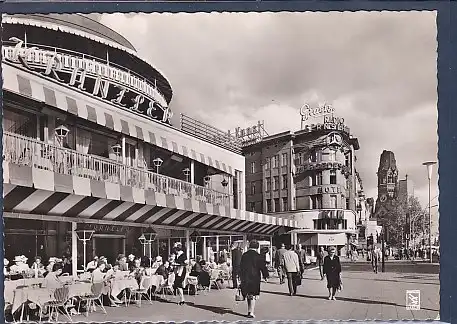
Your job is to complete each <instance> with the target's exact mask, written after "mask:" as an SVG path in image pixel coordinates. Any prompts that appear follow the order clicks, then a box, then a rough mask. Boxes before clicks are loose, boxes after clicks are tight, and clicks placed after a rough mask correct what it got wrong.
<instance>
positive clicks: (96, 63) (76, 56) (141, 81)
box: [2, 41, 167, 105]
mask: <svg viewBox="0 0 457 324" xmlns="http://www.w3.org/2000/svg"><path fill="white" fill-rule="evenodd" d="M15 46H16V43H15V42H13V41H3V42H2V57H3V58H6V59H14V58H15V57H14V53H15V51H16V47H15ZM33 47H35V48H38V50H37V51H30V49H31V48H33ZM19 54H20V55H22V56H25V60H26V61H27V62H28V64H29V65H30V66H32V67H33V65H34V64H39V65H45V66H46V65H47V61H46V60H47V57H48V56H53V55H57V57H58V58H60V60H61V62H62V65H63V68H72V69H74V68H83V69H85V70H86V71H87V72H90V73H97V74H100V75H103V76H105V77H107V78H112V79H115V80H116V81H118V82H120V83H123V84H125V85H128V86H130V87H132V88H133V89H135V90H137V91H140V92H143V93H145V94H147V95H149V96H152V97H153V98H154V99H157V97H159V98H160V99H162V100H163V101H162V102H159V103H160V104H161V105H166V104H167V102H166V100H165V99H164V98H165V96H164V95H163V94H162V92H161V91H160V90H159V89H158V88H157V86H156V84H152V83H151V81H149V80H148V79H146V78H145V77H144V76H142V75H140V74H139V73H136V72H134V71H132V70H130V69H128V68H126V67H124V66H121V65H119V64H116V63H114V62H110V61H108V59H106V60H105V59H102V58H99V57H95V56H91V55H89V54H84V53H80V52H75V51H72V50H68V49H64V48H59V47H52V46H47V45H42V44H33V43H27V48H25V47H21V48H20V49H19ZM158 82H159V81H158V80H156V81H155V83H158Z"/></svg>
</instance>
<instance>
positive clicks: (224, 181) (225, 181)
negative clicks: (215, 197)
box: [221, 177, 228, 205]
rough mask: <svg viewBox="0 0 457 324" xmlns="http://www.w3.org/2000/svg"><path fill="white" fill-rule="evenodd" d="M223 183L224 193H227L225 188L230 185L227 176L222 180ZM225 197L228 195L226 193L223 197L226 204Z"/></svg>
mask: <svg viewBox="0 0 457 324" xmlns="http://www.w3.org/2000/svg"><path fill="white" fill-rule="evenodd" d="M221 185H222V187H224V194H225V190H226V189H227V185H228V181H227V179H225V177H224V179H223V180H222V182H221ZM227 195H228V192H227ZM225 198H226V196H225V195H224V198H223V200H224V202H223V203H224V205H225Z"/></svg>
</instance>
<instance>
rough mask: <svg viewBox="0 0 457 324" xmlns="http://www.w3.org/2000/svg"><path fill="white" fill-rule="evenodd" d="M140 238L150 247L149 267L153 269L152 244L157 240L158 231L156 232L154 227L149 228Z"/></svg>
mask: <svg viewBox="0 0 457 324" xmlns="http://www.w3.org/2000/svg"><path fill="white" fill-rule="evenodd" d="M140 237H143V238H144V242H145V244H148V245H149V267H151V266H152V265H151V263H152V259H151V254H152V252H151V245H152V242H154V240H155V239H156V237H157V233H156V231H154V229H153V228H152V227H149V228H148V229H147V230H146V231H144V232H143V234H142V235H141V236H140Z"/></svg>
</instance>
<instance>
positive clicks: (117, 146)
mask: <svg viewBox="0 0 457 324" xmlns="http://www.w3.org/2000/svg"><path fill="white" fill-rule="evenodd" d="M111 149H112V150H113V152H114V154H116V162H118V160H117V158H118V157H119V156H121V154H122V146H121V144H119V143H116V144H114V145H113V146H111Z"/></svg>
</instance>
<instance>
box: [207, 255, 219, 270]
mask: <svg viewBox="0 0 457 324" xmlns="http://www.w3.org/2000/svg"><path fill="white" fill-rule="evenodd" d="M207 265H208V267H209V268H211V269H216V268H217V263H216V261H214V256H213V255H212V256H210V257H209V262H208V263H207Z"/></svg>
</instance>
